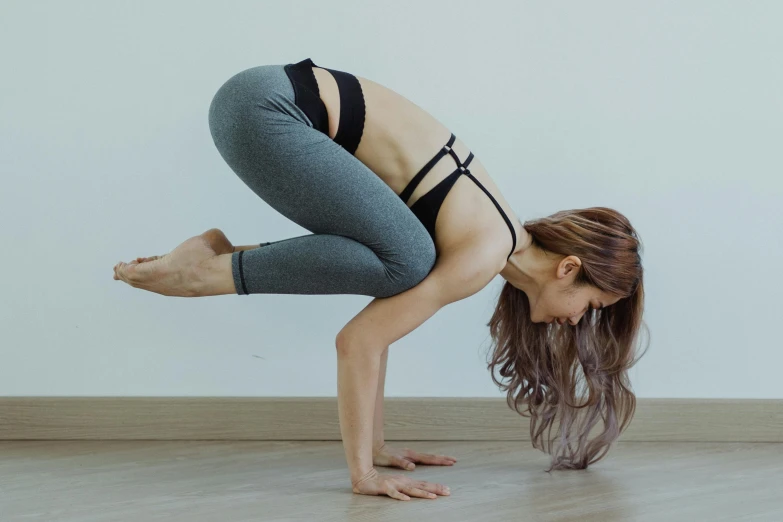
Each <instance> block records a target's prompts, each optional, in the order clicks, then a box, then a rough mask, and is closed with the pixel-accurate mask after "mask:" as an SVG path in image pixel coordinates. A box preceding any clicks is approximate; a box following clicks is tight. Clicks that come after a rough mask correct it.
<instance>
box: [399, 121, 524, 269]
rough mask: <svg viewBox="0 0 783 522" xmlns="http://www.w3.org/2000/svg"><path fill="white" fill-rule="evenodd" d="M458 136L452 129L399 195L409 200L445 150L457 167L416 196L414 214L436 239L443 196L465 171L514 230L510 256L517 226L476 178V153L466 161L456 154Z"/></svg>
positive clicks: (514, 246) (405, 200)
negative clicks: (471, 167) (471, 166)
mask: <svg viewBox="0 0 783 522" xmlns="http://www.w3.org/2000/svg"><path fill="white" fill-rule="evenodd" d="M456 139H457V137H456V136H455V135H454V133H451V137H450V138H449V141H448V143H446V145H444V146H443V148H442V149H440V150H439V151H438V153H437V154H435V156H434V157H433V158H432V159H431V160H430V161H428V162H427V164H426V165H424V166H423V167H422V168H421V170H420V171H419V172H417V173H416V175H415V176H414V177H413V179H411V181H410V183H408V186H407V187H405V189H404V190H403V191H402V192H401V193H400V198H402V200H403V201H404V202H405V203H406V204H407V203H408V200H409V199H410V197H411V194H413V191H414V190H416V187H417V186H418V185H419V183H421V180H423V179H424V176H426V175H427V173H428V172H429V171H430V170H431V169H432V167H433V166H435V164H436V163H437V162H438V161H439V160H440V159H441V158H442V157H443V156H445V155H446V154H450V155H451V157H452V158H454V161H455V162H456V163H457V169H456V170H455V171H454V172H452V173H451V174H449V175H448V176H446V177H445V178H444V179H443V180H442V181H440V182H439V183H438V184H437V185H435V186H434V187H433V188H432V189H430V190H429V191H428V192H427V193H426V194H424V195H422V196H421V197H420V198H419V199H417V200H416V202H415V203H414V204H413V205H412V206H411V210H412V211H413V213H414V214H416V217H418V218H419V221H421V222H422V224H424V226H425V227H426V228H427V231H428V232H429V233H430V236H432V238H433V240H434V239H435V221H436V219H437V217H438V211H439V210H440V207H441V205H442V204H443V200H445V199H446V195H448V193H449V191H450V190H451V187H453V186H454V183H456V182H457V179H459V177H460V175H462V174H465V175H466V176H468V177H469V178H470V179H472V180H473V181H474V182H475V183H476V185H478V186H479V188H481V190H483V191H484V193H486V195H487V196H489V199H491V200H492V203H494V204H495V207H497V209H498V212H500V215H501V216H502V217H503V220H504V221H505V222H506V225H508V228H509V230H511V239H512V241H513V246H512V247H511V252H510V253H509V254H508V257H507V258H506V259H508V258H509V257H511V254H513V253H514V249H515V248H516V246H517V235H516V232H514V226H513V225H512V224H511V220H509V219H508V216H506V213H505V212H503V209H502V208H501V206H500V205H499V204H498V202H497V200H495V198H494V197H493V196H492V194H490V193H489V191H488V190H487V189H486V188H485V187H484V185H482V184H481V182H480V181H479V180H477V179H476V177H475V176H473V174H472V173H471V172H470V170H469V169H468V165H469V164H470V162H471V161H473V153H472V152H471V153H470V155H468V158H467V159H466V160H465V163H462V162H461V161H460V160H459V157H457V154H456V153H455V152H454V149H452V148H451V147H452V145H454V141H455V140H456Z"/></svg>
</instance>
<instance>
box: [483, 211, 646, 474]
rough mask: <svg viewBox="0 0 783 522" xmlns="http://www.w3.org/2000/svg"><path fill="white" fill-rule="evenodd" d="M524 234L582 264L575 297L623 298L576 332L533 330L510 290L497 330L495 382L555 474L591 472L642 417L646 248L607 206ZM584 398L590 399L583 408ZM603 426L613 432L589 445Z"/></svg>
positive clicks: (530, 224)
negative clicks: (593, 290)
mask: <svg viewBox="0 0 783 522" xmlns="http://www.w3.org/2000/svg"><path fill="white" fill-rule="evenodd" d="M523 226H524V228H525V230H527V232H528V233H530V235H531V236H532V240H533V246H534V247H536V248H540V249H541V250H542V251H544V252H547V253H554V254H557V255H562V256H568V255H575V256H577V257H579V259H581V260H582V265H581V267H580V271H579V273H578V275H577V277H576V279H575V280H574V284H573V287H572V288H571V290H573V289H576V288H579V287H582V286H585V285H592V286H595V287H597V288H599V289H601V290H603V291H605V292H609V293H611V294H614V295H618V296H622V298H621V299H620V300H619V301H618V302H617V303H615V304H613V305H611V306H607V307H605V308H603V309H596V310H593V309H590V310H588V311H587V312H585V314H584V315H583V316H582V318H581V319H580V321H579V323H577V324H576V325H575V326H572V325H570V324H569V323H565V324H563V325H560V324H558V323H557V322H553V323H551V324H546V323H533V322H532V321H531V320H530V302H529V301H528V298H527V295H526V294H525V293H524V292H522V291H521V290H519V289H517V288H515V287H514V286H512V285H511V284H510V283H508V282H506V283H505V284H504V285H503V288H502V290H501V292H500V295H499V298H498V303H497V306H496V308H495V312H494V313H493V315H492V317H491V319H490V321H489V323H488V324H487V326H489V328H490V335H491V337H492V340H493V345H494V350H493V353H492V358H491V361H490V362H489V363H488V366H487V367H488V369H489V370H490V372H491V374H492V380H493V381H494V382H495V384H497V385H498V386H499V387H500V389H501V390H502V391H507V392H508V394H507V403H508V405H509V407H510V408H512V409H514V410H516V411H517V412H518V413H519V414H520V415H522V416H523V417H528V416H529V417H530V437H531V439H532V443H533V447H534V448H537V449H540V450H541V451H544V452H546V453H548V454H550V455H552V460H551V466H550V468H549V469H548V470H547V472H549V471H551V470H553V469H587V466H588V465H589V464H592V463H594V462H597V461H599V460H601V459H602V458H603V457H604V456H605V455H606V453H607V452H608V451H609V448H610V446H611V445H612V443H614V442H615V441H616V440H617V438H618V437H619V436H620V434H621V433H622V432H623V430H625V428H626V427H627V425H628V424H629V423H630V421H631V418H632V417H633V414H634V412H635V410H636V397H635V395H634V394H633V392H632V391H631V385H630V382H629V380H628V369H629V368H631V367H632V366H633V365H634V364H636V362H638V360H639V358H641V355H643V354H641V355H639V356H638V357H635V355H636V354H637V351H636V341H637V335H638V333H639V330H640V327H641V326H642V324H643V323H642V312H643V309H644V284H643V277H642V275H643V270H642V263H641V257H640V250H641V241H640V239H639V238H638V236H637V234H636V231H635V230H634V228H633V227H632V226H631V224H630V222H629V221H628V219H626V218H625V216H623V215H622V214H620V213H619V212H617V211H615V210H613V209H611V208H606V207H593V208H587V209H577V210H564V211H561V212H557V213H555V214H553V215H551V216H549V217H545V218H542V219H537V220H531V221H526V222H525V223H524V225H523ZM645 328H647V327H646V325H645ZM647 332H648V339H649V329H647ZM646 351H647V350H646V349H645V353H646ZM579 370H581V375H580V373H579ZM495 371H498V373H499V375H500V377H501V378H502V379H505V382H503V381H501V380H498V379H497V378H496V376H495ZM580 385H581V386H580ZM580 391H583V392H586V393H581V394H580V393H578V392H580ZM580 395H583V396H584V395H586V397H584V401H583V402H582V403H577V398H578V397H579V396H580ZM580 412H582V414H583V415H582V418H581V420H579V421H578V419H579V413H580ZM556 418H559V421H560V425H559V431H558V433H557V438H556V443H557V447H556V449H555V451H552V445H553V440H552V438H551V436H550V434H551V430H552V425H553V424H554V421H555V419H556ZM599 420H602V421H603V430H602V431H600V432H599V433H598V434H597V435H596V437H595V438H594V439H592V440H588V436H589V435H590V432H591V431H592V430H593V428H594V427H595V426H596V424H597V423H598V421H599ZM547 428H548V429H549V431H548V432H547V434H546V446H545V445H544V431H545V430H547Z"/></svg>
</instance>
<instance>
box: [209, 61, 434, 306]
mask: <svg viewBox="0 0 783 522" xmlns="http://www.w3.org/2000/svg"><path fill="white" fill-rule="evenodd" d="M209 130H210V132H211V134H212V139H213V141H214V142H215V146H216V147H217V149H218V151H219V152H220V155H221V156H222V157H223V159H224V160H225V161H226V163H228V165H229V167H231V169H232V170H233V171H234V172H235V173H236V175H237V176H239V179H241V180H242V181H243V182H244V183H245V184H246V185H247V186H248V187H250V189H251V190H253V192H255V193H256V194H257V195H258V196H259V197H260V198H262V199H263V200H264V201H265V202H266V203H268V204H269V205H271V206H272V207H273V208H274V209H275V210H277V211H278V212H280V213H281V214H282V215H284V216H285V217H287V218H289V219H291V220H292V221H294V222H296V223H297V224H299V225H300V226H302V227H304V228H306V229H307V230H309V231H310V232H312V234H306V235H304V236H299V237H293V238H288V239H283V240H280V241H274V242H265V243H261V244H260V245H259V248H255V249H252V250H246V251H240V252H235V253H233V254H232V258H231V265H232V271H233V277H234V285H235V288H236V291H237V293H238V294H240V295H247V294H356V295H367V296H373V297H389V296H392V295H395V294H398V293H400V292H404V291H405V290H408V289H409V288H412V287H414V286H416V285H417V284H418V283H419V282H421V281H422V280H423V279H424V278H425V277H426V276H427V274H428V273H429V272H430V270H432V267H433V266H434V264H435V257H436V252H435V245H434V244H433V241H432V238H431V237H430V235H429V233H428V232H427V230H426V228H425V227H424V225H422V223H421V222H420V221H419V220H418V218H417V217H416V216H415V214H413V212H412V211H411V210H410V209H409V208H408V207H407V205H406V204H405V203H404V202H403V201H402V199H400V197H399V196H398V195H397V194H395V192H394V191H393V190H392V189H391V188H390V187H389V186H388V185H386V183H384V182H383V180H381V179H380V178H379V177H378V176H377V175H376V174H375V173H374V172H373V171H372V170H370V169H369V168H368V167H367V166H366V165H364V163H362V162H361V161H359V159H357V158H356V157H355V156H353V155H352V154H351V153H350V152H348V151H347V150H345V149H344V148H343V147H342V146H341V145H339V144H337V143H336V142H334V141H333V140H332V139H331V138H329V136H327V135H326V134H324V133H322V132H320V131H318V130H316V129H315V128H314V127H313V124H312V122H311V121H310V120H309V119H308V118H307V116H306V115H305V113H304V112H303V111H302V110H301V109H300V108H299V107H297V106H296V104H295V100H294V89H293V86H292V85H291V82H290V80H289V79H288V76H287V75H286V73H285V70H284V69H283V65H262V66H258V67H252V68H250V69H246V70H244V71H242V72H240V73H238V74H236V75H234V76H232V77H231V78H229V79H228V81H226V82H225V83H224V84H223V85H222V86H221V87H220V89H218V91H217V93H216V94H215V96H214V98H213V99H212V103H211V104H210V106H209Z"/></svg>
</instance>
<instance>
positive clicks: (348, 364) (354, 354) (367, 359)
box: [336, 244, 504, 486]
mask: <svg viewBox="0 0 783 522" xmlns="http://www.w3.org/2000/svg"><path fill="white" fill-rule="evenodd" d="M475 246H476V245H475V244H474V247H475ZM485 246H486V247H485V248H471V249H461V250H456V251H453V252H450V253H449V254H448V255H445V254H442V255H441V256H439V258H438V260H437V262H436V264H435V267H433V269H432V270H431V271H430V273H429V275H427V277H426V278H425V279H424V280H423V281H422V282H420V283H419V284H418V285H416V286H414V287H413V288H410V289H409V290H406V291H405V292H401V293H399V294H397V295H394V296H391V297H382V298H376V299H374V300H373V301H372V302H370V304H368V305H367V306H366V307H365V308H364V309H363V310H362V311H361V312H359V314H358V315H356V317H354V318H353V319H351V321H349V322H348V324H346V325H345V327H343V329H342V330H341V331H340V333H339V334H338V335H337V340H336V344H337V378H338V384H337V387H338V389H337V405H338V412H339V417H340V433H341V435H342V439H343V446H344V448H345V455H346V459H347V461H348V467H349V469H350V473H351V482H352V484H353V485H354V486H355V484H356V483H357V481H359V480H360V479H362V478H363V477H365V475H368V474H370V473H372V472H373V471H374V468H373V465H372V448H373V427H374V422H373V420H374V419H373V417H374V410H375V406H376V399H377V397H378V395H379V394H378V385H379V373H380V369H381V356H382V354H383V352H384V351H385V350H387V349H388V347H389V346H390V345H391V344H393V343H394V342H396V341H398V340H399V339H401V338H402V337H404V336H405V335H407V334H408V333H410V332H412V331H413V330H415V329H416V328H418V327H419V326H420V325H421V324H422V323H424V322H425V321H426V320H427V319H429V318H430V317H432V316H433V315H434V314H435V313H436V312H437V311H438V310H439V309H440V308H442V307H443V306H445V305H447V304H449V303H452V302H455V301H458V300H461V299H464V298H466V297H468V296H470V295H473V294H474V293H476V292H478V291H479V290H481V289H482V288H484V287H485V286H486V285H487V284H488V283H489V282H490V281H491V280H492V279H493V278H494V277H495V276H496V275H497V274H498V273H499V272H500V270H501V269H502V266H498V265H499V263H498V259H499V258H498V255H497V252H496V250H497V248H492V245H485ZM501 256H502V254H501ZM500 259H501V260H503V261H504V258H503V257H500Z"/></svg>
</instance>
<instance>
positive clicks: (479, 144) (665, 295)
mask: <svg viewBox="0 0 783 522" xmlns="http://www.w3.org/2000/svg"><path fill="white" fill-rule="evenodd" d="M781 16H783V4H781V3H780V2H775V1H766V2H761V1H755V2H717V1H712V0H710V1H706V0H704V1H694V0H691V1H688V2H677V1H667V2H661V1H658V2H626V1H619V0H618V1H612V2H607V1H602V2H601V1H593V2H589V3H588V2H578V1H571V2H558V3H556V4H553V3H549V2H547V3H544V2H516V1H515V2H512V1H506V2H501V1H491V2H487V1H483V2H476V1H473V2H467V1H453V0H452V1H448V2H446V1H416V2H414V1H407V2H399V1H396V2H383V3H381V2H366V1H340V2H315V1H312V2H306V3H305V2H238V1H224V2H219V3H218V2H210V3H206V2H204V3H202V4H196V3H194V2H184V1H176V2H175V1H171V2H157V1H155V2H153V1H145V2H132V3H127V2H124V3H122V4H121V3H119V2H99V1H93V2H86V1H74V2H54V1H49V2H44V1H38V2H26V1H21V0H16V1H9V0H4V2H3V3H2V6H0V53H2V64H3V65H2V68H3V69H2V70H3V72H2V75H3V80H2V82H0V93H2V96H0V133H1V135H0V160H1V161H0V166H1V167H2V185H1V186H0V219H2V226H1V227H0V244H2V246H3V255H2V257H1V258H0V269H2V273H1V275H0V291H1V292H2V299H1V300H0V361H2V362H1V363H0V395H7V396H8V395H11V396H18V395H50V396H65V395H90V396H92V395H104V396H148V395H170V396H191V395H198V396H204V395H206V396H238V395H242V396H335V395H336V393H337V385H336V359H335V353H334V345H333V341H334V337H335V335H336V333H337V332H338V331H339V330H340V328H342V326H343V325H344V324H345V323H347V322H348V321H349V320H350V319H351V318H352V317H353V316H354V315H355V314H356V313H358V312H359V311H360V310H361V309H362V308H363V307H364V306H365V305H366V304H367V303H369V302H370V301H371V299H372V298H370V297H366V296H353V295H343V296H297V295H252V296H218V297H206V298H198V299H185V298H172V297H163V296H160V295H157V294H153V293H149V292H145V291H142V290H137V289H134V288H131V287H129V286H128V285H126V284H124V283H122V282H120V281H114V280H113V279H112V275H113V271H112V267H113V265H114V264H115V263H116V262H118V261H120V260H123V261H126V262H127V261H130V260H131V259H133V258H134V257H136V256H148V255H154V254H162V253H165V252H167V251H169V250H170V249H172V248H173V247H174V246H176V245H177V244H179V243H180V242H181V241H183V240H185V239H186V238H188V237H191V236H193V235H196V234H199V233H201V232H203V231H204V230H206V229H208V228H211V227H219V228H221V229H223V230H224V231H225V232H226V234H227V235H228V237H229V238H230V239H231V240H232V241H233V242H234V243H235V244H249V243H260V242H262V241H273V240H277V239H283V238H286V237H292V236H295V235H301V234H305V233H308V231H307V230H305V229H303V228H301V227H299V226H298V225H296V224H294V223H292V222H290V221H288V220H287V219H286V218H284V217H282V216H281V215H279V214H277V213H276V211H274V210H273V209H272V208H271V207H269V206H268V205H267V204H265V203H264V202H263V201H262V200H260V199H259V198H258V197H257V196H256V195H255V194H254V193H253V192H252V191H250V189H248V188H247V187H246V186H245V185H244V184H243V183H242V182H241V181H240V180H239V178H237V177H236V175H235V174H234V173H233V172H232V171H231V170H230V168H229V167H228V166H227V165H226V164H225V163H224V161H223V160H222V158H221V157H220V155H219V153H218V151H217V149H216V148H215V146H214V144H213V143H212V140H211V137H210V133H209V129H208V125H207V110H208V107H209V103H210V101H211V99H212V96H213V94H214V93H215V91H216V90H217V89H218V88H219V87H220V86H221V85H222V83H223V82H224V81H225V80H227V79H228V78H229V77H230V76H232V75H233V74H235V73H237V72H239V71H241V70H243V69H246V68H249V67H253V66H256V65H262V64H270V63H276V64H284V63H291V62H296V61H299V60H302V59H304V58H308V57H309V58H312V59H313V61H315V62H316V63H317V64H319V65H322V66H324V67H330V68H334V69H338V70H345V71H349V72H352V73H354V74H358V75H361V76H364V77H367V78H370V79H373V80H375V81H377V82H380V83H382V84H384V85H386V86H388V87H390V88H392V89H395V90H396V91H397V92H399V93H401V94H402V95H404V96H405V97H407V98H409V99H410V100H412V101H414V102H415V103H417V104H418V105H420V106H421V107H423V108H424V109H426V110H427V111H429V112H430V113H431V114H433V115H434V116H435V117H436V118H438V119H439V120H440V121H441V122H443V123H444V124H445V125H447V126H448V127H449V128H450V129H451V130H452V131H453V132H454V133H455V134H456V135H457V136H459V137H460V138H461V139H463V140H464V141H465V142H466V143H467V144H468V146H469V147H470V148H471V150H473V151H474V153H475V154H477V155H478V156H479V157H481V158H482V162H483V163H484V164H485V165H486V167H487V169H488V170H489V172H490V174H491V175H492V176H493V178H494V179H495V180H496V182H497V184H498V186H499V187H501V190H502V191H503V194H504V195H505V197H506V198H507V199H508V200H509V201H510V202H511V203H512V205H514V207H515V209H516V210H517V213H518V216H519V217H520V219H522V220H525V219H531V218H535V217H540V216H542V215H548V214H551V213H552V212H555V211H557V210H560V209H565V208H582V207H589V206H599V205H600V206H610V207H613V208H616V209H617V210H619V211H621V212H623V213H625V214H626V215H627V216H628V217H629V218H630V219H631V221H632V223H633V224H634V226H635V227H636V228H637V229H638V231H639V233H640V234H641V237H642V240H643V242H644V247H645V250H644V255H643V259H644V264H645V268H646V288H647V302H646V304H647V310H646V315H645V319H646V321H647V323H648V325H649V326H650V329H651V332H652V345H651V348H650V350H649V351H648V353H647V355H646V356H645V357H644V358H643V359H642V360H641V362H640V364H639V365H638V366H637V367H636V368H634V369H633V371H632V381H633V385H634V388H635V390H636V391H637V393H638V396H639V397H693V398H696V397H710V398H721V397H736V398H745V397H755V398H781V397H783V381H781V379H780V371H779V367H780V365H781V363H783V356H781V350H780V349H781V341H780V336H779V333H778V332H777V330H776V326H777V323H778V321H779V318H780V313H781V294H782V292H781V291H782V290H783V284H782V283H781V276H780V269H781V266H783V265H782V264H781V261H782V260H783V256H781V250H783V248H782V247H781V239H780V231H781V229H783V219H782V218H781V214H782V213H783V212H782V211H781V206H782V205H781V202H782V201H783V198H782V197H781V196H782V195H783V182H781V173H783V159H782V157H781V152H780V151H781V141H782V140H781V138H782V137H783V101H781V100H783V98H782V97H781V93H783V69H781V67H780V59H781V52H782V51H783V32H781V31H780V19H781ZM502 283H503V279H502V278H501V277H500V276H498V277H497V278H496V279H495V280H494V281H493V283H492V284H491V285H490V286H488V287H487V288H485V289H484V290H483V291H482V292H480V293H479V294H477V295H475V296H473V297H470V298H468V299H465V300H463V301H460V302H458V303H455V304H452V305H450V306H449V307H447V308H445V309H443V310H441V311H440V312H438V314H437V315H436V316H435V317H433V318H432V319H431V320H429V321H428V322H427V323H425V324H424V325H423V326H422V327H420V328H419V329H418V330H416V331H414V332H413V333H411V334H409V335H408V336H407V337H405V338H403V339H402V340H400V341H398V342H397V343H395V344H394V345H393V346H392V348H391V352H390V357H389V377H388V379H387V390H386V393H387V396H501V394H500V392H498V391H497V389H496V388H495V386H494V385H493V384H492V382H491V380H490V378H489V375H488V372H487V370H486V368H485V363H484V361H485V358H486V350H487V349H488V347H489V340H490V339H489V336H488V330H487V327H486V322H487V321H488V319H489V316H490V315H491V312H492V309H493V305H494V302H495V298H496V295H497V292H498V290H499V288H500V286H501V284H502Z"/></svg>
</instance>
